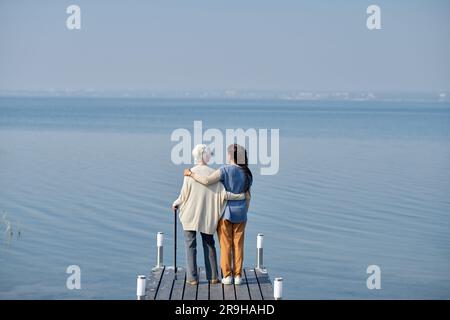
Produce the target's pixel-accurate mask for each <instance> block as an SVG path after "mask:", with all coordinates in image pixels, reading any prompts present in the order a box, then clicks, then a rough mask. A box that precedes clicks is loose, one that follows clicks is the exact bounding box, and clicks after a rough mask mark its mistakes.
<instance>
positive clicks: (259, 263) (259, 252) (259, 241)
mask: <svg viewBox="0 0 450 320" xmlns="http://www.w3.org/2000/svg"><path fill="white" fill-rule="evenodd" d="M263 241H264V234H262V233H258V236H257V237H256V268H257V269H263V268H264V266H263Z"/></svg>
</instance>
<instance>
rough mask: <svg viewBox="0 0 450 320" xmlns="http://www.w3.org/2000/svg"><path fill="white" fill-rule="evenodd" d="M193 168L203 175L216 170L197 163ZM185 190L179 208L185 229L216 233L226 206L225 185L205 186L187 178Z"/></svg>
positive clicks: (184, 184)
mask: <svg viewBox="0 0 450 320" xmlns="http://www.w3.org/2000/svg"><path fill="white" fill-rule="evenodd" d="M191 170H192V172H195V173H197V174H199V175H201V176H208V175H210V174H211V173H212V172H214V169H212V168H210V167H208V166H206V165H197V166H195V167H193V168H192V169H191ZM183 190H184V194H183V195H182V196H183V198H184V199H183V202H182V203H181V205H180V208H179V209H180V212H179V215H180V220H181V223H182V224H183V229H184V230H193V231H194V230H195V231H199V232H203V233H207V234H214V232H215V229H216V226H217V223H218V221H219V218H220V216H221V214H222V212H223V208H224V206H223V205H224V201H223V197H224V192H225V189H224V187H223V186H222V185H221V184H220V183H216V184H213V185H209V186H204V185H202V184H200V183H197V182H195V181H194V180H193V179H187V178H185V179H184V181H183ZM244 201H245V200H244Z"/></svg>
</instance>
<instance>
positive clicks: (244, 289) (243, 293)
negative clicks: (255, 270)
mask: <svg viewBox="0 0 450 320" xmlns="http://www.w3.org/2000/svg"><path fill="white" fill-rule="evenodd" d="M241 277H242V283H241V284H240V285H236V284H235V285H234V291H235V292H236V299H237V300H250V293H249V289H248V285H247V280H246V278H245V274H244V272H242V275H241Z"/></svg>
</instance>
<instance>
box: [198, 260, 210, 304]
mask: <svg viewBox="0 0 450 320" xmlns="http://www.w3.org/2000/svg"><path fill="white" fill-rule="evenodd" d="M198 275H199V277H198V279H199V282H198V289H197V300H209V283H208V280H207V279H206V270H205V268H202V267H199V268H198Z"/></svg>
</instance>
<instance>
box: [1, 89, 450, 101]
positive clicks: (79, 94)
mask: <svg viewBox="0 0 450 320" xmlns="http://www.w3.org/2000/svg"><path fill="white" fill-rule="evenodd" d="M0 98H99V99H102V98H104V99H112V98H113V99H149V100H219V101H283V102H284V101H286V102H301V101H324V102H326V101H331V102H334V101H336V102H339V101H342V102H345V101H352V102H438V103H450V92H440V91H436V92H344V91H329V92H310V91H258V90H255V91H234V90H231V91H227V90H223V91H221V90H217V91H89V90H79V91H77V90H67V91H60V90H54V91H52V90H46V91H12V90H11V91H0Z"/></svg>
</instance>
